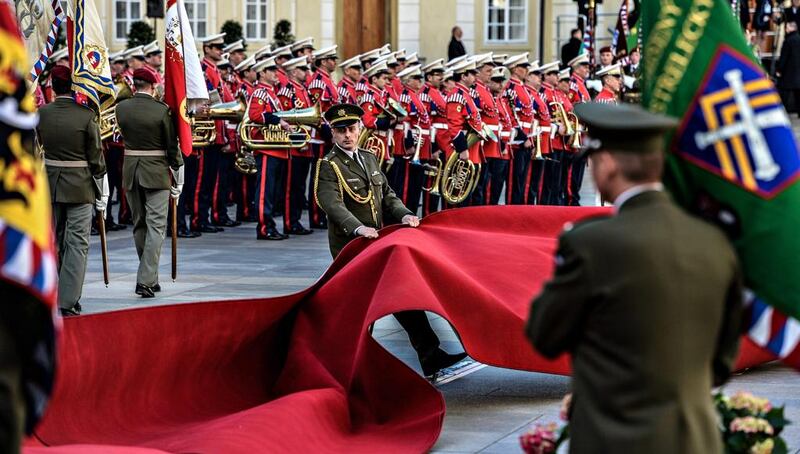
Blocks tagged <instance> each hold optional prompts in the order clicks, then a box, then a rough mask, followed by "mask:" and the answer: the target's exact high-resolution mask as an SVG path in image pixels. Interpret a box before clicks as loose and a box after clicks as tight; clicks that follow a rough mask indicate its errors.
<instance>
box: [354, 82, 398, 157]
mask: <svg viewBox="0 0 800 454" xmlns="http://www.w3.org/2000/svg"><path fill="white" fill-rule="evenodd" d="M366 87H367V90H366V91H365V92H364V93H363V94H362V95H361V96H360V97H359V98H358V105H359V106H361V108H362V109H363V110H364V115H363V116H362V117H361V122H362V123H364V126H365V127H367V128H369V129H372V130H373V134H374V135H375V136H376V137H378V138H380V140H381V141H382V142H383V145H384V146H385V147H386V155H387V157H388V156H389V155H390V154H391V150H390V149H389V134H390V133H391V131H390V130H389V128H390V125H389V119H388V118H385V117H384V118H380V119H379V118H378V116H379V115H380V114H381V113H383V110H384V106H385V105H386V98H387V96H388V94H387V93H386V91H381V90H378V89H377V88H375V87H373V86H372V85H369V84H367V86H366Z"/></svg>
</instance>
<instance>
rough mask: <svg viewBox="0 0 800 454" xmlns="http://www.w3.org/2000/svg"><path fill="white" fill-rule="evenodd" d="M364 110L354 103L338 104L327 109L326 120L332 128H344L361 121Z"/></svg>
mask: <svg viewBox="0 0 800 454" xmlns="http://www.w3.org/2000/svg"><path fill="white" fill-rule="evenodd" d="M362 115H364V110H363V109H362V108H361V107H358V106H356V105H354V104H336V105H333V106H331V107H330V108H328V110H327V111H325V115H324V117H325V121H327V122H328V124H329V125H331V128H344V127H346V126H350V125H352V124H353V123H357V122H359V121H361V116H362Z"/></svg>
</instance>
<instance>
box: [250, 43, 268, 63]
mask: <svg viewBox="0 0 800 454" xmlns="http://www.w3.org/2000/svg"><path fill="white" fill-rule="evenodd" d="M270 55H272V46H270V45H269V44H267V45H266V46H264V47H262V48H261V49H258V50H257V51H256V52H255V53H254V54H253V57H254V58H255V59H256V61H258V60H262V59H264V58H267V57H269V56H270Z"/></svg>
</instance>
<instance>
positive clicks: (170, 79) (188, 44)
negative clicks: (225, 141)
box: [164, 0, 208, 156]
mask: <svg viewBox="0 0 800 454" xmlns="http://www.w3.org/2000/svg"><path fill="white" fill-rule="evenodd" d="M165 22H166V27H167V29H166V33H165V41H166V46H164V47H165V49H166V64H165V68H164V79H165V81H166V87H165V88H164V102H165V103H166V104H167V105H168V106H169V108H170V110H171V111H172V119H173V121H174V122H175V130H176V131H177V132H178V142H179V144H180V147H181V152H183V154H184V155H185V156H189V155H190V154H191V153H192V126H191V122H190V121H189V116H188V109H189V106H188V103H189V102H190V101H191V100H201V99H202V100H207V99H208V89H207V88H206V81H205V77H204V75H203V70H202V69H201V67H200V58H199V57H198V56H197V52H196V50H195V49H196V47H195V42H194V36H193V35H192V26H191V23H190V22H189V16H188V15H187V14H186V8H185V7H184V6H183V2H182V1H180V0H169V1H168V2H167V17H166V20H165Z"/></svg>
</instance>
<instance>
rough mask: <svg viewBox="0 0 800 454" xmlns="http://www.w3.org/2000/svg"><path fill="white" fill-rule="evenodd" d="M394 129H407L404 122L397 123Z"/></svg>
mask: <svg viewBox="0 0 800 454" xmlns="http://www.w3.org/2000/svg"><path fill="white" fill-rule="evenodd" d="M394 129H396V130H399V131H402V130H403V129H405V126H403V124H402V123H401V124H398V125H395V127H394Z"/></svg>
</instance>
